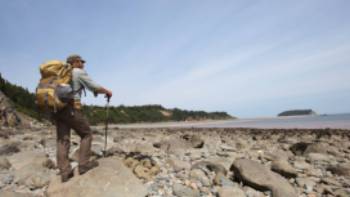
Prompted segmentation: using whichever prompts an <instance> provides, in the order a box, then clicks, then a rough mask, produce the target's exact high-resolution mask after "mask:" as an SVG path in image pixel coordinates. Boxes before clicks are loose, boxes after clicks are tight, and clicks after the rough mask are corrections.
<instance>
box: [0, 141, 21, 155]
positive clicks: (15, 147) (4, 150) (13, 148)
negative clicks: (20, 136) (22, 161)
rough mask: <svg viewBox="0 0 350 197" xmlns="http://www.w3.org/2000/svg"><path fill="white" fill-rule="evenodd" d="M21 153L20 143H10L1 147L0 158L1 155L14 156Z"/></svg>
mask: <svg viewBox="0 0 350 197" xmlns="http://www.w3.org/2000/svg"><path fill="white" fill-rule="evenodd" d="M18 152H20V148H19V143H18V142H8V143H6V144H4V145H2V146H0V156H1V155H13V154H14V153H18Z"/></svg>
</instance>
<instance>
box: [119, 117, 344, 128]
mask: <svg viewBox="0 0 350 197" xmlns="http://www.w3.org/2000/svg"><path fill="white" fill-rule="evenodd" d="M117 126H118V127H120V128H160V127H199V128H235V127H247V128H248V127H249V128H310V129H312V128H313V129H318V128H338V129H350V114H332V115H315V116H293V117H275V118H252V119H236V120H221V121H203V122H167V123H145V124H127V125H117Z"/></svg>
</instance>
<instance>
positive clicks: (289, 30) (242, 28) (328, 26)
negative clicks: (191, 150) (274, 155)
mask: <svg viewBox="0 0 350 197" xmlns="http://www.w3.org/2000/svg"><path fill="white" fill-rule="evenodd" d="M0 2H1V6H0V72H1V74H2V76H3V77H4V78H6V79H7V80H9V81H10V82H12V83H15V84H17V85H21V86H23V87H25V88H28V89H29V90H30V91H32V92H34V91H35V87H36V85H37V83H38V81H39V79H40V73H39V69H38V68H39V65H40V64H42V63H43V62H45V61H48V60H53V59H58V60H62V61H64V60H65V59H66V57H67V56H68V55H70V54H80V55H81V56H82V57H83V58H84V59H85V60H86V61H87V62H86V64H85V69H86V71H87V72H88V74H89V75H90V76H91V77H92V78H93V79H94V80H95V81H96V82H97V83H99V84H101V85H102V86H104V87H106V88H108V89H110V90H112V91H113V98H112V100H111V103H112V105H116V106H117V105H121V104H123V105H128V106H129V105H145V104H161V105H163V106H164V107H167V108H174V107H177V108H181V109H187V110H205V111H226V112H228V113H229V114H231V115H233V116H237V117H267V116H276V115H277V114H278V113H280V112H282V111H285V110H290V109H309V108H311V109H313V110H315V111H316V112H318V113H320V114H323V113H346V112H350V83H349V78H350V22H349V19H350V12H349V10H350V1H349V0H308V1H302V0H283V1H281V0H269V1H266V0H131V1H130V0H129V1H128V0H101V1H93V0H60V1H54V0H53V1H47V0H11V1H8V0H0ZM83 102H84V103H86V104H96V105H104V104H105V102H106V101H105V99H104V98H103V96H99V97H98V98H94V97H93V96H92V94H91V93H90V94H88V95H87V97H84V98H83Z"/></svg>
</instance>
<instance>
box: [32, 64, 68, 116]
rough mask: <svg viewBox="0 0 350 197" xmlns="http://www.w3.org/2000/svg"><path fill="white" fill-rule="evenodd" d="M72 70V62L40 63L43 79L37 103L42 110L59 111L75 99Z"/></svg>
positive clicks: (37, 91)
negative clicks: (71, 83)
mask: <svg viewBox="0 0 350 197" xmlns="http://www.w3.org/2000/svg"><path fill="white" fill-rule="evenodd" d="M72 70H73V68H72V66H71V65H70V64H65V63H64V62H61V61H58V60H51V61H48V62H45V63H44V64H42V65H40V73H41V79H40V81H39V85H38V87H37V89H36V104H37V106H38V108H39V109H40V110H42V111H51V112H57V111H59V110H60V109H62V108H64V107H65V106H66V105H67V103H68V102H69V101H71V100H72V99H73V96H74V92H73V90H72V87H71V85H70V82H71V80H72Z"/></svg>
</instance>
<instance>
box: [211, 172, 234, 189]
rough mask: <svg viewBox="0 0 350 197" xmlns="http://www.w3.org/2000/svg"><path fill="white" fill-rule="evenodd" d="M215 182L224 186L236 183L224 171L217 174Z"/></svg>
mask: <svg viewBox="0 0 350 197" xmlns="http://www.w3.org/2000/svg"><path fill="white" fill-rule="evenodd" d="M213 182H214V184H215V185H219V186H223V187H225V186H233V185H234V183H233V182H232V181H231V180H230V179H229V178H227V177H226V176H225V175H224V174H223V173H222V172H219V173H217V174H215V177H214V180H213Z"/></svg>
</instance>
